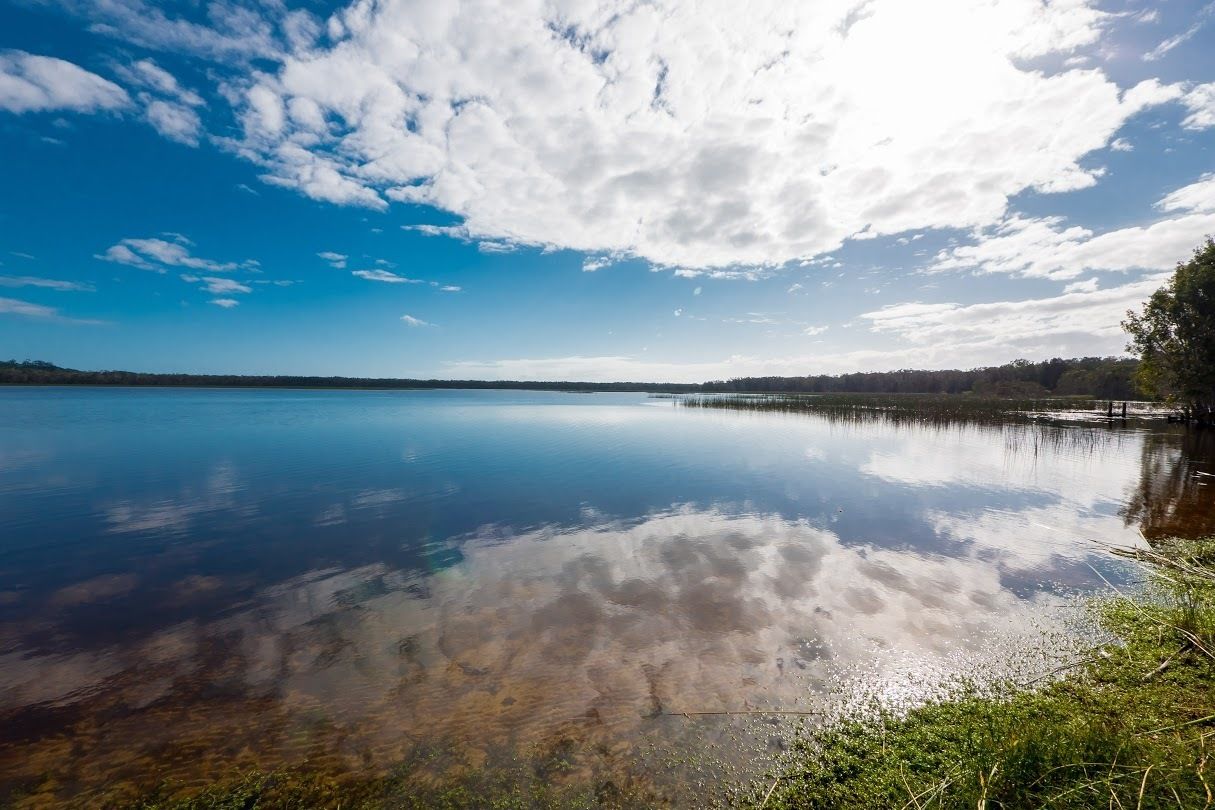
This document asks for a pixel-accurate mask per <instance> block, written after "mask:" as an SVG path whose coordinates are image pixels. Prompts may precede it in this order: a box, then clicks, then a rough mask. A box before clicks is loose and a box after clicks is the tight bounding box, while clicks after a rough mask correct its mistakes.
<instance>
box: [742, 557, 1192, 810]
mask: <svg viewBox="0 0 1215 810" xmlns="http://www.w3.org/2000/svg"><path fill="white" fill-rule="evenodd" d="M1137 556H1140V557H1141V558H1146V559H1145V560H1144V561H1145V563H1146V564H1148V565H1150V566H1152V570H1153V573H1154V577H1153V580H1154V581H1153V583H1152V584H1151V585H1150V586H1149V588H1148V589H1147V590H1146V591H1145V592H1144V593H1142V594H1136V595H1134V596H1124V595H1119V596H1117V597H1115V598H1110V599H1102V600H1096V601H1094V602H1093V603H1092V607H1093V610H1094V611H1095V613H1096V614H1097V615H1096V618H1097V619H1098V621H1099V622H1100V624H1101V625H1102V626H1103V627H1104V628H1105V629H1106V630H1108V631H1109V632H1110V633H1112V634H1113V635H1114V637H1115V638H1117V639H1118V641H1117V642H1116V643H1112V644H1105V645H1102V646H1101V647H1099V648H1096V649H1094V650H1093V651H1092V653H1091V654H1090V655H1088V656H1086V657H1085V658H1084V659H1083V663H1081V664H1079V665H1078V666H1077V667H1076V668H1075V669H1073V670H1071V671H1070V672H1068V673H1067V674H1066V675H1064V676H1063V677H1062V679H1061V680H1057V681H1054V682H1051V683H1049V685H1046V686H1044V687H1043V688H1040V689H1037V690H1032V691H1029V690H1025V689H1019V688H1017V687H1016V686H1014V685H1008V686H1006V687H1003V688H998V689H997V690H996V692H995V693H994V694H993V693H992V692H990V691H987V692H984V693H983V694H982V695H980V694H979V693H978V692H977V691H965V690H964V691H963V692H961V693H960V694H958V695H957V696H955V697H954V698H952V699H950V700H947V701H943V702H939V703H935V704H932V705H928V706H924V707H921V708H918V709H915V710H912V711H911V712H909V713H907V714H905V715H902V716H896V715H894V714H891V713H885V714H880V713H879V714H878V715H876V716H868V717H858V718H853V719H845V720H843V721H842V722H840V723H836V724H832V725H831V726H829V727H826V728H822V729H818V730H812V731H808V732H805V733H804V734H803V735H802V736H801V737H800V739H799V740H798V742H797V744H796V745H795V747H794V749H793V751H792V752H791V754H790V756H789V758H788V761H787V762H786V763H784V765H783V767H782V769H781V770H780V771H779V772H778V773H777V774H775V775H774V777H773V778H771V779H770V780H767V781H765V783H764V784H761V785H757V786H755V787H754V788H753V789H752V791H751V792H750V794H749V795H748V796H747V797H746V799H745V801H744V803H745V804H749V805H751V806H762V807H764V808H969V809H970V810H974V808H980V809H981V810H982V809H986V808H1094V807H1114V808H1128V809H1129V808H1165V807H1171V808H1185V809H1186V810H1189V808H1203V807H1211V806H1215V774H1213V773H1212V772H1211V771H1212V769H1213V766H1212V763H1211V758H1212V754H1213V753H1215V657H1213V655H1212V654H1213V653H1215V570H1213V569H1212V567H1211V564H1212V562H1213V561H1215V541H1211V540H1208V541H1204V542H1201V543H1181V542H1171V543H1169V544H1166V545H1165V546H1163V547H1161V548H1159V549H1158V550H1157V552H1156V553H1152V554H1150V555H1137Z"/></svg>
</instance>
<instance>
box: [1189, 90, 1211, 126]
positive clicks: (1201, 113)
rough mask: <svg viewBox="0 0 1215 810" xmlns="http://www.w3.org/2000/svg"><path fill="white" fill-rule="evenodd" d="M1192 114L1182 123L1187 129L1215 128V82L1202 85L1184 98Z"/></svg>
mask: <svg viewBox="0 0 1215 810" xmlns="http://www.w3.org/2000/svg"><path fill="white" fill-rule="evenodd" d="M1182 103H1183V104H1185V106H1186V109H1188V110H1189V111H1190V114H1189V115H1188V116H1187V117H1186V119H1185V120H1184V121H1182V126H1184V127H1185V128H1186V129H1208V128H1210V127H1215V82H1211V83H1210V84H1200V85H1198V86H1197V87H1195V88H1194V89H1192V90H1190V91H1189V92H1188V93H1186V94H1185V96H1184V97H1183V98H1182Z"/></svg>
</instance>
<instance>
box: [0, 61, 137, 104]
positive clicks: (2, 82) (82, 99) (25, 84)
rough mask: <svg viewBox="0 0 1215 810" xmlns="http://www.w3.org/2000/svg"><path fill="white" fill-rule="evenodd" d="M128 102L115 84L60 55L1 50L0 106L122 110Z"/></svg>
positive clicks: (125, 93)
mask: <svg viewBox="0 0 1215 810" xmlns="http://www.w3.org/2000/svg"><path fill="white" fill-rule="evenodd" d="M130 104H131V98H130V96H128V95H127V92H126V91H125V90H123V89H122V88H121V87H119V86H118V85H116V84H114V83H113V82H111V81H109V80H108V79H103V78H102V77H100V76H98V75H97V74H96V73H90V72H89V71H87V70H85V69H84V68H82V67H79V66H78V65H74V64H72V63H71V62H67V61H64V60H63V59H55V58H53V57H49V56H38V55H35V54H32V53H26V52H25V51H0V110H7V111H8V112H14V113H25V112H45V111H48V110H71V111H74V112H84V113H91V112H101V111H104V110H121V109H123V108H124V107H127V106H129V105H130Z"/></svg>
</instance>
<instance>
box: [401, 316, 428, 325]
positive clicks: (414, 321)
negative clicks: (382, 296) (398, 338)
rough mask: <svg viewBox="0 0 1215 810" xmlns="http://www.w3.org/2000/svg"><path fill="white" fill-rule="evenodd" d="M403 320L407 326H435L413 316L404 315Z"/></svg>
mask: <svg viewBox="0 0 1215 810" xmlns="http://www.w3.org/2000/svg"><path fill="white" fill-rule="evenodd" d="M401 320H402V321H404V323H405V325H406V326H414V327H417V326H434V324H432V323H430V322H428V321H424V320H422V319H421V318H415V317H414V316H412V315H402V316H401Z"/></svg>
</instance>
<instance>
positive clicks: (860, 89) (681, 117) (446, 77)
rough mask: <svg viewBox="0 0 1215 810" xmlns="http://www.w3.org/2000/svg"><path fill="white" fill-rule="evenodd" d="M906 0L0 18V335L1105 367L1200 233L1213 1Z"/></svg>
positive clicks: (378, 369)
mask: <svg viewBox="0 0 1215 810" xmlns="http://www.w3.org/2000/svg"><path fill="white" fill-rule="evenodd" d="M735 5H739V6H740V7H739V8H735V7H734V6H735ZM791 5H792V6H794V7H793V8H790V6H791ZM801 5H805V6H807V7H806V8H801V7H799V6H801ZM913 5H918V4H907V3H905V2H903V3H900V2H898V0H868V1H867V2H862V1H861V0H822V2H819V3H815V4H787V3H782V2H773V3H771V4H770V6H767V5H765V4H763V3H759V4H756V5H754V6H748V8H747V9H746V10H745V13H744V10H743V9H741V4H719V3H715V2H709V1H708V0H692V1H691V2H687V3H681V4H678V5H675V4H667V3H661V2H660V3H656V4H651V5H646V6H634V5H632V4H627V3H612V2H603V1H601V0H586V1H585V2H582V1H581V0H580V1H579V2H573V0H570V2H538V0H537V1H536V2H531V1H530V0H528V1H520V2H509V3H506V2H499V0H478V2H464V3H459V4H455V3H448V2H443V1H442V0H435V1H434V2H430V3H424V4H414V3H409V2H404V0H382V2H379V3H367V2H356V3H353V4H350V5H346V4H343V3H329V4H321V3H301V4H290V3H280V2H271V1H267V2H257V1H256V0H246V1H245V2H238V1H237V0H217V1H216V2H211V3H195V2H181V3H156V4H151V3H144V2H142V0H104V2H76V1H75V0H61V1H56V0H34V1H32V2H15V3H5V4H3V5H0V149H2V154H3V155H4V159H3V160H2V161H0V188H2V189H3V193H2V196H0V356H3V357H6V358H7V357H15V358H18V359H24V358H35V359H46V360H50V361H53V362H55V363H58V364H61V365H67V366H72V367H77V368H124V369H133V370H146V371H190V372H214V373H292V374H325V375H328V374H346V375H375V376H380V375H383V376H424V377H431V376H435V377H449V378H450V377H456V378H467V377H476V378H515V379H519V378H530V379H587V380H604V379H647V380H702V379H709V378H722V377H727V376H736V375H743V374H807V373H823V372H839V371H850V370H870V369H888V368H902V367H912V366H915V367H957V366H962V367H969V366H975V365H983V364H989V363H1000V362H1005V361H1008V360H1011V359H1014V358H1016V357H1029V358H1034V359H1037V358H1042V357H1050V356H1075V355H1087V354H1102V355H1104V354H1114V353H1118V352H1120V351H1121V350H1122V347H1123V344H1124V342H1125V341H1124V339H1123V338H1122V336H1121V335H1120V333H1119V329H1118V321H1119V320H1120V318H1121V317H1122V315H1123V313H1124V312H1125V310H1126V309H1127V308H1128V307H1131V306H1135V305H1137V303H1138V302H1140V301H1142V300H1143V299H1144V298H1145V297H1146V296H1147V295H1148V294H1149V293H1150V292H1151V290H1152V289H1154V288H1155V287H1156V286H1158V285H1159V284H1160V282H1161V280H1162V278H1163V277H1164V276H1165V274H1167V271H1168V270H1169V269H1170V268H1171V267H1172V265H1173V264H1175V263H1176V262H1177V261H1178V260H1182V259H1184V258H1186V256H1187V255H1188V253H1189V251H1190V250H1192V249H1193V248H1194V247H1196V246H1197V245H1198V244H1199V242H1200V241H1201V239H1202V238H1203V237H1204V236H1205V235H1207V234H1215V177H1213V176H1212V172H1213V171H1215V153H1213V150H1212V147H1213V145H1215V48H1213V47H1211V46H1212V44H1215V3H1203V2H1181V1H1180V0H1170V1H1169V2H1162V3H1134V2H1111V3H1098V2H1088V0H1053V1H1052V2H1046V3H1042V2H1040V0H982V1H980V0H942V2H939V3H933V4H931V6H930V7H923V6H921V7H919V8H911V6H913Z"/></svg>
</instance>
